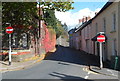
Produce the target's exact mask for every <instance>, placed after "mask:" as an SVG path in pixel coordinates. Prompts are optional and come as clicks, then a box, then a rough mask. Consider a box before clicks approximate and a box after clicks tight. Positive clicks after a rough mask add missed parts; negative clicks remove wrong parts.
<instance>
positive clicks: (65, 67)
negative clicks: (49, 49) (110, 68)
mask: <svg viewBox="0 0 120 81" xmlns="http://www.w3.org/2000/svg"><path fill="white" fill-rule="evenodd" d="M88 61H89V62H90V59H89V58H88V57H87V56H86V55H85V54H83V53H82V52H80V51H76V50H74V49H71V48H68V47H63V46H58V47H57V50H56V52H55V53H52V54H50V55H48V56H47V57H46V58H45V59H44V60H43V61H41V62H39V63H37V64H35V65H33V66H31V67H29V68H25V69H23V70H19V71H11V72H5V73H3V74H2V78H3V79H82V80H83V81H84V80H85V79H92V80H90V81H97V79H117V77H113V76H107V75H101V74H95V73H91V72H89V71H85V70H84V69H85V67H87V66H88ZM3 81H4V80H3ZM85 81H86V80H85ZM102 81H104V80H102ZM105 81H106V80H105ZM110 81H111V80H110ZM114 81H115V80H114Z"/></svg>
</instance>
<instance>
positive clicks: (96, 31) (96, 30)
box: [95, 23, 98, 34]
mask: <svg viewBox="0 0 120 81" xmlns="http://www.w3.org/2000/svg"><path fill="white" fill-rule="evenodd" d="M95 25H96V26H95V27H96V34H97V33H98V23H96V24H95Z"/></svg>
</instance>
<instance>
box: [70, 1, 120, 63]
mask: <svg viewBox="0 0 120 81" xmlns="http://www.w3.org/2000/svg"><path fill="white" fill-rule="evenodd" d="M119 31H120V2H107V3H106V4H105V5H104V7H103V8H102V9H101V10H100V11H99V12H98V13H97V14H96V15H95V17H94V18H92V19H90V20H89V21H86V22H84V23H83V24H82V25H80V26H79V27H78V28H77V29H76V32H74V34H77V32H80V33H81V34H79V37H81V38H80V39H79V41H80V42H81V43H79V42H77V41H76V42H77V44H81V45H80V46H81V47H80V48H79V49H80V50H83V51H85V52H87V53H90V54H95V55H98V56H99V43H98V42H97V41H92V39H94V37H95V36H96V35H97V34H98V33H99V32H104V33H105V35H106V37H107V41H106V42H105V43H103V61H107V62H109V63H113V64H115V61H114V60H115V57H116V56H118V57H120V42H119V40H120V32H119ZM72 40H73V39H72ZM118 60H120V59H118ZM110 65H111V64H110Z"/></svg>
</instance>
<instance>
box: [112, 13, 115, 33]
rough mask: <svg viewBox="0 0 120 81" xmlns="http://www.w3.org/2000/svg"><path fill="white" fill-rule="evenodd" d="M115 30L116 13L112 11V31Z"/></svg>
mask: <svg viewBox="0 0 120 81" xmlns="http://www.w3.org/2000/svg"><path fill="white" fill-rule="evenodd" d="M115 30H116V14H115V13H113V15H112V31H115Z"/></svg>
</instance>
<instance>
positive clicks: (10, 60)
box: [9, 34, 11, 65]
mask: <svg viewBox="0 0 120 81" xmlns="http://www.w3.org/2000/svg"><path fill="white" fill-rule="evenodd" d="M9 65H11V34H9Z"/></svg>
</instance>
